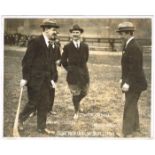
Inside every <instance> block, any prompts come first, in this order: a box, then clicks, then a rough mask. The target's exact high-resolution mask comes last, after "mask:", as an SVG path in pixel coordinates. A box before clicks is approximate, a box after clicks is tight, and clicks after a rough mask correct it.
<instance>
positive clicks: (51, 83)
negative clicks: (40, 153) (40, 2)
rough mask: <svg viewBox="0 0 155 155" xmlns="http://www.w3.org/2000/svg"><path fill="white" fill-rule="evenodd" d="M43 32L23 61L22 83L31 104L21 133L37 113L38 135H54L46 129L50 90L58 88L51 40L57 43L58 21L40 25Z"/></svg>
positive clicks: (25, 112)
mask: <svg viewBox="0 0 155 155" xmlns="http://www.w3.org/2000/svg"><path fill="white" fill-rule="evenodd" d="M40 26H41V28H42V30H43V32H42V35H40V36H39V37H37V38H35V39H33V40H31V41H30V42H29V44H28V48H27V51H26V54H25V56H24V58H23V60H22V73H23V79H22V80H21V82H20V86H21V87H24V86H27V90H28V100H29V101H28V103H27V104H26V105H25V107H24V109H23V111H22V112H21V113H20V117H19V129H20V130H23V129H24V128H23V124H24V121H25V120H26V119H27V118H28V117H29V115H30V114H31V113H33V112H34V111H37V131H38V132H40V133H45V134H54V131H50V130H48V129H47V128H46V119H47V113H48V112H49V106H50V105H51V95H52V94H51V90H52V89H53V88H55V87H56V84H55V82H56V81H57V70H56V64H55V59H54V56H53V50H52V48H53V47H52V46H53V45H51V43H50V40H51V39H52V40H53V39H54V38H55V37H56V34H57V28H59V26H58V25H57V24H56V22H55V21H53V20H50V19H46V20H44V21H43V23H42V24H41V25H40Z"/></svg>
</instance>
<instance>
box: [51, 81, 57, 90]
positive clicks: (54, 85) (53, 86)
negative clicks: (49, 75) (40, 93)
mask: <svg viewBox="0 0 155 155" xmlns="http://www.w3.org/2000/svg"><path fill="white" fill-rule="evenodd" d="M51 85H52V88H56V84H55V82H54V81H53V80H51Z"/></svg>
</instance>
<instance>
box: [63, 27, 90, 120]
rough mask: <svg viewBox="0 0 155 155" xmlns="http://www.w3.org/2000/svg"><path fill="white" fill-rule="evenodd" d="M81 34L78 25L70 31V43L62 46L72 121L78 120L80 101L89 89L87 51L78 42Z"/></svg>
mask: <svg viewBox="0 0 155 155" xmlns="http://www.w3.org/2000/svg"><path fill="white" fill-rule="evenodd" d="M82 33H83V29H82V28H81V27H80V26H79V25H74V26H73V28H71V29H70V34H71V38H72V41H71V42H70V43H68V44H67V45H65V46H64V49H63V53H62V60H61V62H62V65H63V67H64V68H65V69H66V71H67V82H68V86H69V88H70V91H71V94H72V101H73V105H74V109H75V114H74V119H78V113H79V109H80V101H81V100H82V99H83V98H84V97H85V96H86V95H87V92H88V88H89V73H88V68H87V61H88V57H89V49H88V45H87V44H85V43H84V42H81V41H80V39H81V34H82Z"/></svg>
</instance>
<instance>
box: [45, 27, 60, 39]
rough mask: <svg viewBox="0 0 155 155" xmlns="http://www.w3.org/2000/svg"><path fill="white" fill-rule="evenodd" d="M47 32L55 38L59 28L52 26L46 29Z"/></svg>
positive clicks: (51, 37)
mask: <svg viewBox="0 0 155 155" xmlns="http://www.w3.org/2000/svg"><path fill="white" fill-rule="evenodd" d="M46 34H47V36H48V38H49V39H50V40H55V39H56V37H57V28H54V27H51V28H49V29H46Z"/></svg>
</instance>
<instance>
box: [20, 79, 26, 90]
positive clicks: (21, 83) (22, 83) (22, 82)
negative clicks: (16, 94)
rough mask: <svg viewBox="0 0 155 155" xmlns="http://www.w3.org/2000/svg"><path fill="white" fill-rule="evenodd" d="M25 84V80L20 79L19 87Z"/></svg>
mask: <svg viewBox="0 0 155 155" xmlns="http://www.w3.org/2000/svg"><path fill="white" fill-rule="evenodd" d="M26 84H27V80H24V79H21V81H20V87H21V88H22V87H24V86H25V85H26Z"/></svg>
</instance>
